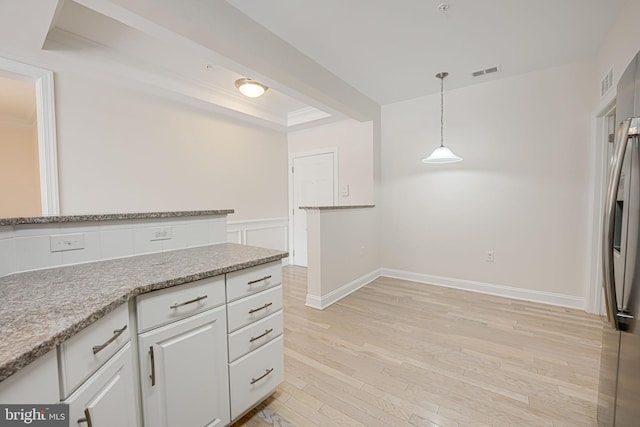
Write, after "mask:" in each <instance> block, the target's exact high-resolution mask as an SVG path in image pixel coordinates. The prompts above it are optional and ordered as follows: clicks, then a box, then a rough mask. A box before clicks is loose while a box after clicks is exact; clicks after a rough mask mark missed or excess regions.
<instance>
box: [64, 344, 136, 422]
mask: <svg viewBox="0 0 640 427" xmlns="http://www.w3.org/2000/svg"><path fill="white" fill-rule="evenodd" d="M132 363H133V360H132V356H131V344H130V343H127V344H126V345H125V346H124V347H123V348H122V349H121V350H120V351H118V352H117V353H116V354H115V355H114V356H113V357H112V358H111V359H109V360H108V361H107V362H106V363H105V364H104V365H103V366H102V367H101V368H100V369H99V370H98V371H96V373H95V374H93V375H92V376H91V377H89V379H88V380H87V381H86V382H85V383H84V384H82V385H81V386H80V387H79V388H78V390H76V391H75V392H74V393H73V394H72V395H71V396H69V398H68V399H67V400H65V401H64V403H67V404H68V405H69V418H70V419H69V425H71V426H76V425H78V426H82V427H85V426H88V427H113V426H122V427H135V426H137V425H138V411H137V409H136V408H137V399H136V398H135V394H134V390H135V387H134V382H133V373H132Z"/></svg>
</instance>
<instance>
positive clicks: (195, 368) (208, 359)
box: [139, 282, 230, 427]
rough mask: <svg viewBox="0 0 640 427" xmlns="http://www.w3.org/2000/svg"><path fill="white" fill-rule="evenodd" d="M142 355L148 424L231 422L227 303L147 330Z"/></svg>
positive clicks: (193, 426) (185, 426)
mask: <svg viewBox="0 0 640 427" xmlns="http://www.w3.org/2000/svg"><path fill="white" fill-rule="evenodd" d="M222 283H224V282H222ZM139 357H140V372H141V374H140V377H141V382H142V384H141V389H142V406H143V415H144V424H145V425H146V426H147V427H176V426H180V427H203V426H214V425H226V424H228V423H229V421H230V419H229V389H228V384H229V377H228V372H227V324H226V307H225V306H224V305H222V306H220V307H218V308H215V309H211V310H208V311H205V312H203V313H199V314H196V315H193V316H191V317H187V318H185V319H182V320H179V321H176V322H174V323H170V324H168V325H165V326H161V327H158V328H156V329H152V330H150V331H148V332H145V333H143V334H141V335H140V338H139Z"/></svg>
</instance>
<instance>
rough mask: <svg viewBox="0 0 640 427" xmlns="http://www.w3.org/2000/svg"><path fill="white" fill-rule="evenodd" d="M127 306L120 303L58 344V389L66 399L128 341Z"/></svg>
mask: <svg viewBox="0 0 640 427" xmlns="http://www.w3.org/2000/svg"><path fill="white" fill-rule="evenodd" d="M129 332H130V328H129V309H128V306H127V304H122V305H121V306H120V307H118V308H116V309H115V310H114V311H112V312H111V313H109V314H107V315H106V316H104V317H103V318H102V319H99V320H98V321H96V322H95V323H94V324H92V325H89V326H88V327H86V328H85V329H83V330H82V331H80V332H79V333H77V334H76V335H74V336H73V337H72V338H70V339H69V340H67V341H65V342H63V343H62V344H60V346H59V347H58V364H59V367H60V392H61V396H62V398H63V399H64V398H66V397H67V396H69V395H70V394H71V392H72V391H73V390H75V389H76V388H77V387H78V386H79V385H80V383H82V382H83V381H84V380H85V379H86V378H87V377H89V375H91V374H92V373H93V372H95V371H96V370H97V369H98V368H99V367H100V366H102V365H103V364H104V363H105V362H106V361H107V360H108V359H109V358H110V357H111V356H113V355H114V354H115V353H116V352H117V351H118V350H119V349H120V348H121V347H122V346H123V345H125V344H126V343H127V342H128V341H129Z"/></svg>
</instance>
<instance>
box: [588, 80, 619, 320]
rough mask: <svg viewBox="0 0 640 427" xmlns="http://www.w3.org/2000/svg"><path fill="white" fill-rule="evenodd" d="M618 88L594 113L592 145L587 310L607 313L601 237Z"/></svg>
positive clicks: (604, 99) (611, 92) (610, 93)
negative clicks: (611, 117)
mask: <svg viewBox="0 0 640 427" xmlns="http://www.w3.org/2000/svg"><path fill="white" fill-rule="evenodd" d="M605 101H606V103H605ZM615 101H616V98H615V91H610V92H609V94H608V95H607V96H606V97H605V98H603V99H602V100H601V102H600V103H599V104H598V110H596V112H595V113H594V114H593V116H592V120H591V122H592V131H591V133H592V135H593V136H592V138H591V139H592V144H593V153H594V160H593V174H592V179H593V181H592V183H591V184H592V191H591V196H590V199H591V200H590V206H591V209H590V212H589V219H590V221H589V223H590V224H591V225H590V227H589V230H588V233H589V236H588V242H589V248H588V260H589V262H588V267H587V268H588V271H587V277H588V279H589V280H588V289H587V292H586V294H587V299H586V302H585V311H587V312H589V313H594V314H600V315H602V314H605V313H604V312H603V298H602V263H601V254H602V248H601V243H600V238H601V235H602V221H603V210H602V207H603V205H604V200H603V197H604V192H605V189H606V185H607V169H608V167H607V164H608V162H609V159H608V156H607V145H608V142H607V141H608V134H607V123H606V120H607V119H606V117H607V115H609V114H610V113H611V112H612V111H613V110H614V109H615Z"/></svg>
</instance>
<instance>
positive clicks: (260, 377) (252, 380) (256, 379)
mask: <svg viewBox="0 0 640 427" xmlns="http://www.w3.org/2000/svg"><path fill="white" fill-rule="evenodd" d="M271 372H273V368H271V369H267V370H266V372H265V373H264V374H262V375H261V376H259V377H258V378H251V384H255V383H257V382H258V381H260V380H261V379H263V378H264V377H266V376H267V375H269V374H270V373H271Z"/></svg>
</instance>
